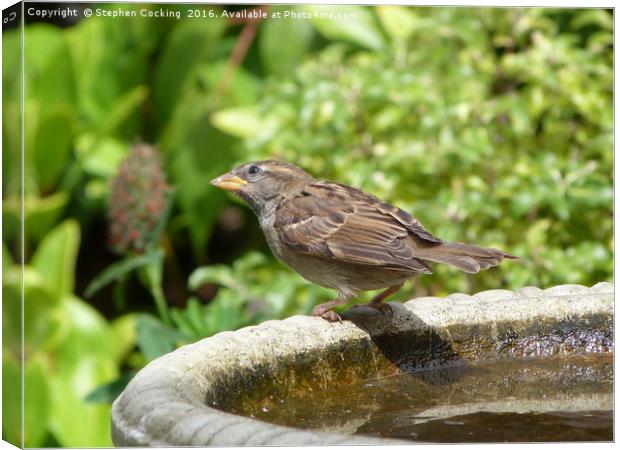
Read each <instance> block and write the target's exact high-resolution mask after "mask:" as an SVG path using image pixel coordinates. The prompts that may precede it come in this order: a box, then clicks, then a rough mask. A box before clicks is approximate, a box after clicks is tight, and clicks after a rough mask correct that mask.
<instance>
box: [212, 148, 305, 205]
mask: <svg viewBox="0 0 620 450" xmlns="http://www.w3.org/2000/svg"><path fill="white" fill-rule="evenodd" d="M312 179H313V178H312V176H311V175H310V174H308V173H306V172H304V171H303V170H302V169H300V168H299V167H297V166H295V165H293V164H289V163H285V162H282V161H274V160H267V161H255V162H249V163H246V164H243V165H241V166H239V167H237V168H235V169H233V170H231V171H230V172H228V173H225V174H224V175H220V176H219V177H217V178H215V179H213V180H211V184H212V185H214V186H217V187H219V188H220V189H224V190H225V191H230V192H232V193H234V194H235V195H237V196H238V197H240V198H241V199H243V200H244V201H245V202H246V203H247V204H248V205H249V206H250V207H251V208H252V209H253V210H254V212H255V213H256V214H257V215H258V216H259V217H260V216H261V215H262V214H264V213H265V212H269V211H271V210H272V209H273V208H275V206H277V204H278V202H279V200H280V199H281V198H282V196H283V195H284V194H286V193H287V192H289V191H291V190H292V189H293V188H295V187H297V186H299V185H303V184H306V183H308V182H309V181H310V180H312Z"/></svg>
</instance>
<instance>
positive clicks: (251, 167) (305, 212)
mask: <svg viewBox="0 0 620 450" xmlns="http://www.w3.org/2000/svg"><path fill="white" fill-rule="evenodd" d="M210 183H211V184H212V185H214V186H216V187H218V188H220V189H223V190H225V191H229V192H231V193H233V194H234V195H236V196H237V197H239V198H240V199H241V200H243V201H244V202H245V203H247V205H249V207H250V208H251V209H252V210H253V211H254V213H255V214H256V216H257V218H258V221H259V224H260V227H261V229H262V231H263V233H264V235H265V238H266V241H267V244H268V245H269V248H270V249H271V251H272V253H273V254H274V256H275V257H276V258H278V259H279V260H280V261H282V262H283V263H285V264H286V265H288V266H289V267H290V268H292V269H293V270H295V271H296V272H298V273H299V274H300V275H301V276H302V277H304V278H305V279H306V280H308V281H310V282H312V283H315V284H318V285H320V286H323V287H326V288H330V289H335V290H336V291H337V292H338V296H337V298H336V299H334V300H330V301H327V302H324V303H320V304H318V305H316V306H315V307H314V308H313V309H312V315H313V316H319V317H322V318H324V319H326V320H328V321H342V318H341V316H340V315H339V314H338V313H337V312H335V311H334V310H333V309H334V308H335V307H337V306H339V305H343V304H345V303H348V302H349V301H350V300H352V299H353V298H354V297H355V296H356V295H358V294H359V293H360V292H363V291H371V290H379V289H381V290H382V292H380V293H379V294H377V295H375V296H374V297H373V298H372V300H371V301H370V302H369V303H367V304H365V306H370V307H372V308H375V309H377V310H379V311H381V312H383V313H385V314H392V309H391V307H390V305H389V304H387V303H384V302H383V301H384V300H385V299H386V298H388V297H389V296H391V295H393V294H395V293H396V292H398V291H399V290H400V289H401V288H402V287H403V284H404V282H405V281H407V280H409V279H411V278H412V277H414V276H416V275H419V274H431V273H432V270H431V267H430V266H429V263H444V264H448V265H450V266H453V267H455V268H456V269H459V270H461V271H463V272H467V273H477V272H479V271H480V270H485V269H489V268H491V267H495V266H497V265H498V264H499V263H500V262H501V261H502V260H503V259H517V258H516V257H515V256H513V255H510V254H508V253H504V252H503V251H501V250H497V249H494V248H483V247H478V246H476V245H470V244H464V243H461V242H446V241H444V240H442V239H440V238H438V237H435V236H433V235H432V234H431V233H429V232H428V231H427V230H426V229H425V228H424V226H422V224H421V223H420V221H418V220H417V219H415V218H414V217H413V216H411V215H410V214H409V213H407V212H406V211H404V210H402V209H400V208H398V207H396V206H393V205H391V204H389V203H387V202H384V201H382V200H380V199H378V198H377V197H375V196H374V195H371V194H369V193H367V192H364V191H362V190H360V189H356V188H354V187H351V186H347V185H345V184H340V183H335V182H331V181H327V180H321V179H316V178H314V177H313V176H312V175H310V174H309V173H307V172H306V171H304V170H303V169H301V168H300V167H297V166H296V165H294V164H290V163H288V162H284V161H278V160H264V161H254V162H248V163H245V164H242V165H240V166H239V167H236V168H235V169H233V170H231V171H230V172H228V173H225V174H223V175H221V176H219V177H217V178H215V179H213V180H211V181H210ZM355 306H361V305H355Z"/></svg>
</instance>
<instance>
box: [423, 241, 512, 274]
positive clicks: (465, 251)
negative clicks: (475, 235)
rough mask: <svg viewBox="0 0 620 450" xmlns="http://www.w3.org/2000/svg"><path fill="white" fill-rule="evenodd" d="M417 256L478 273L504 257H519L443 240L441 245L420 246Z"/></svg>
mask: <svg viewBox="0 0 620 450" xmlns="http://www.w3.org/2000/svg"><path fill="white" fill-rule="evenodd" d="M416 257H417V258H421V259H424V260H427V261H433V262H438V263H444V264H450V265H451V266H454V267H456V268H457V269H460V270H462V271H463V272H468V273H476V272H479V271H480V270H486V269H488V268H490V267H495V266H497V265H498V264H499V263H500V262H501V261H502V259H504V258H506V259H518V258H517V257H516V256H513V255H509V254H508V253H504V252H502V251H501V250H497V249H495V248H482V247H477V246H475V245H469V244H463V243H461V242H442V243H441V244H440V245H437V246H433V247H427V248H423V249H422V248H419V249H418V251H417V252H416Z"/></svg>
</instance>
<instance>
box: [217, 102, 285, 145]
mask: <svg viewBox="0 0 620 450" xmlns="http://www.w3.org/2000/svg"><path fill="white" fill-rule="evenodd" d="M211 123H212V124H213V126H214V127H216V128H218V129H219V130H221V131H224V132H226V133H229V134H232V135H233V136H237V137H240V138H244V139H247V138H256V137H257V136H259V135H260V134H264V133H269V132H271V131H272V130H273V129H274V127H275V125H276V122H275V121H274V120H273V119H271V118H269V117H265V116H264V115H261V114H260V111H259V110H258V109H257V108H256V107H253V106H240V107H235V108H227V109H222V110H219V111H217V112H214V113H213V114H212V115H211Z"/></svg>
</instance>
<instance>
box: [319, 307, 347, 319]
mask: <svg viewBox="0 0 620 450" xmlns="http://www.w3.org/2000/svg"><path fill="white" fill-rule="evenodd" d="M312 315H313V316H317V317H322V318H323V319H325V320H327V321H329V322H342V317H340V314H338V313H337V312H336V311H332V310H331V309H328V310H326V311H325V310H323V309H322V308H314V309H313V310H312Z"/></svg>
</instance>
